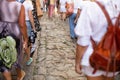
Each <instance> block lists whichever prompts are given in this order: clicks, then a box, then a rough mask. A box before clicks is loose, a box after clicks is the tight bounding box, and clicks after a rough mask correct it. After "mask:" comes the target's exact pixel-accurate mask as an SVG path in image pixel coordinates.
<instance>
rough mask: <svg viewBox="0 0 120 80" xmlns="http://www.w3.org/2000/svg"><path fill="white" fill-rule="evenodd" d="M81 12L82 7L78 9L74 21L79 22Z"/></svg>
mask: <svg viewBox="0 0 120 80" xmlns="http://www.w3.org/2000/svg"><path fill="white" fill-rule="evenodd" d="M80 12H81V9H79V8H78V10H77V15H76V18H75V20H74V23H77V21H78V18H79V16H80Z"/></svg>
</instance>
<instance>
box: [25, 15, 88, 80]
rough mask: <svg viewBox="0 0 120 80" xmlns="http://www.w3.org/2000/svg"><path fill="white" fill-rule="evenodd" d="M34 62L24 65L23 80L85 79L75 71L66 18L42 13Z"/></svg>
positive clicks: (71, 43)
mask: <svg viewBox="0 0 120 80" xmlns="http://www.w3.org/2000/svg"><path fill="white" fill-rule="evenodd" d="M40 24H41V27H42V31H41V32H38V38H37V39H38V40H37V41H36V45H37V46H38V47H37V50H36V52H35V54H34V62H33V63H32V64H31V66H26V67H25V70H26V72H27V75H26V77H25V79H24V80H86V79H85V77H84V75H78V74H76V72H75V69H74V64H75V43H73V42H72V40H71V39H70V36H69V27H68V20H66V21H61V20H60V19H59V17H55V18H54V19H53V20H49V19H48V17H47V15H46V14H44V16H43V17H42V19H41V20H40Z"/></svg>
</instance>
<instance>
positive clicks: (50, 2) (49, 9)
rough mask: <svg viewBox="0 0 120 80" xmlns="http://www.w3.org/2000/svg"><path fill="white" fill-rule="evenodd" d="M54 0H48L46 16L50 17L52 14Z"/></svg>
mask: <svg viewBox="0 0 120 80" xmlns="http://www.w3.org/2000/svg"><path fill="white" fill-rule="evenodd" d="M55 3H56V0H48V18H49V19H52V17H53V15H54V9H55Z"/></svg>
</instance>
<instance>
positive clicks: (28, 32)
mask: <svg viewBox="0 0 120 80" xmlns="http://www.w3.org/2000/svg"><path fill="white" fill-rule="evenodd" d="M26 26H27V34H28V37H30V36H31V31H32V25H31V22H30V20H26Z"/></svg>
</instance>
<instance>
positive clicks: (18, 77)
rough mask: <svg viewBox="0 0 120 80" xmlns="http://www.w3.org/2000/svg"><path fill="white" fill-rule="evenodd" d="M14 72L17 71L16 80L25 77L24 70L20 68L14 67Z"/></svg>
mask: <svg viewBox="0 0 120 80" xmlns="http://www.w3.org/2000/svg"><path fill="white" fill-rule="evenodd" d="M16 72H17V80H23V78H24V77H25V72H24V71H23V70H22V69H20V68H16Z"/></svg>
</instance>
